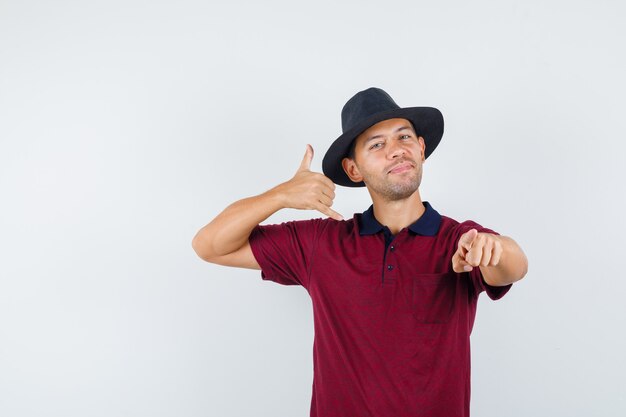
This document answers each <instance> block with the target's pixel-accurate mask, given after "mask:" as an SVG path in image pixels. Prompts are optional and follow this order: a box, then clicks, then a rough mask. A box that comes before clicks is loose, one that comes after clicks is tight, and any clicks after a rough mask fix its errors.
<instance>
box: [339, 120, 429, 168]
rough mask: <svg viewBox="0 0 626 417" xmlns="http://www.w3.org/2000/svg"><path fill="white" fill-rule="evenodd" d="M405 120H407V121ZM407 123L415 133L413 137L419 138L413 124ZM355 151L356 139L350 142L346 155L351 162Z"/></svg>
mask: <svg viewBox="0 0 626 417" xmlns="http://www.w3.org/2000/svg"><path fill="white" fill-rule="evenodd" d="M407 120H408V119H407ZM409 123H411V127H412V128H413V132H415V135H416V136H417V137H419V136H420V134H419V133H417V129H415V125H414V124H413V122H412V121H410V120H409ZM355 149H356V138H354V139H353V140H352V143H351V144H350V149H349V150H348V154H347V157H348V158H350V159H352V160H353V161H354V160H355V159H354V151H355Z"/></svg>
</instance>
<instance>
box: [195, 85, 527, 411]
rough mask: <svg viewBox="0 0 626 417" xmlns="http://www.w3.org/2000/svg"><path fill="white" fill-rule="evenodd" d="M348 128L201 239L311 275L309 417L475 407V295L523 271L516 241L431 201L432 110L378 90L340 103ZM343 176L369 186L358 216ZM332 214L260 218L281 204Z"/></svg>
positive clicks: (273, 268) (437, 130) (245, 260)
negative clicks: (344, 199) (427, 166)
mask: <svg viewBox="0 0 626 417" xmlns="http://www.w3.org/2000/svg"><path fill="white" fill-rule="evenodd" d="M342 129H343V134H342V135H341V136H340V137H339V138H338V139H337V140H335V141H334V142H333V144H332V145H331V146H330V148H329V149H328V151H327V153H326V155H325V156H324V159H323V162H322V169H323V171H324V174H325V175H324V174H321V173H316V172H312V171H310V170H309V167H310V164H311V159H312V158H313V149H312V148H311V147H310V146H309V145H307V150H306V153H305V156H304V159H303V160H302V163H301V164H300V167H299V169H298V171H297V172H296V174H295V175H294V176H293V178H291V179H290V180H289V181H286V182H285V183H282V184H279V185H277V186H276V187H274V188H272V189H270V190H269V191H266V192H265V193H263V194H260V195H258V196H255V197H249V198H245V199H243V200H240V201H237V202H235V203H233V204H231V205H230V206H228V207H227V208H226V209H225V210H224V211H223V212H222V213H220V214H219V215H218V216H217V217H216V218H215V219H214V220H213V221H211V223H209V224H208V225H206V226H205V227H203V228H202V229H201V230H200V231H199V232H198V233H197V235H196V236H195V237H194V240H193V248H194V250H195V251H196V253H197V254H198V255H199V256H200V257H201V258H202V259H204V260H206V261H208V262H213V263H216V264H220V265H226V266H236V267H243V268H252V269H260V270H261V277H262V278H263V279H265V280H271V281H274V282H277V283H280V284H284V285H302V286H303V287H304V288H306V290H307V291H308V293H309V295H310V296H311V299H312V304H313V313H314V327H315V341H314V356H313V367H314V378H313V395H312V401H311V416H312V417H346V416H350V417H414V416H428V417H467V416H469V403H470V333H471V331H472V327H473V324H474V317H475V314H476V305H477V301H478V296H479V294H480V293H481V292H482V291H485V292H486V294H487V295H488V296H489V297H490V298H491V299H492V300H497V299H499V298H501V297H502V296H504V295H505V294H506V293H507V292H508V291H509V289H510V288H511V286H512V283H513V282H515V281H517V280H519V279H521V278H522V277H524V275H526V272H527V268H528V263H527V259H526V256H525V255H524V253H523V251H522V250H521V248H520V247H519V246H518V245H517V244H516V243H515V241H514V240H513V239H511V238H509V237H506V236H501V235H499V234H498V233H497V232H495V231H493V230H491V229H488V228H485V227H482V226H481V225H479V224H478V223H475V222H473V221H471V220H467V221H464V222H462V223H459V222H457V221H456V220H454V219H452V218H449V217H446V216H442V215H440V214H439V213H438V212H437V211H436V210H435V209H434V208H433V207H432V206H431V205H430V203H429V202H427V201H424V202H422V199H421V196H420V194H419V189H418V188H419V185H420V183H421V178H422V165H423V163H424V161H425V160H426V158H428V156H429V155H430V154H431V153H432V151H433V150H434V149H435V147H436V146H437V145H438V143H439V141H440V140H441V137H442V135H443V116H442V115H441V113H440V112H439V110H437V109H434V108H431V107H409V108H399V107H398V105H397V104H396V103H395V102H394V101H393V99H392V98H391V97H390V96H389V95H388V94H387V93H386V92H384V91H383V90H381V89H379V88H369V89H367V90H363V91H360V92H359V93H357V94H356V95H355V96H353V97H352V98H351V99H350V100H349V101H348V102H347V103H346V105H345V106H344V108H343V110H342ZM335 184H339V185H343V186H348V187H359V186H365V187H367V190H368V192H369V194H370V196H371V198H372V205H371V206H370V207H369V208H368V209H367V210H366V211H365V212H363V213H355V214H354V216H353V217H352V218H351V219H349V220H344V219H343V218H342V217H341V215H339V214H338V213H337V212H335V211H334V210H332V209H331V208H330V207H331V205H332V202H333V199H334V197H335V193H334V190H335ZM287 207H290V208H296V209H313V210H318V211H319V212H321V213H323V214H324V215H326V216H329V218H315V219H311V220H298V221H290V222H283V223H281V224H270V225H259V223H260V222H262V221H263V220H265V219H267V218H268V217H269V216H270V215H271V214H272V213H274V212H276V211H277V210H280V209H281V208H287Z"/></svg>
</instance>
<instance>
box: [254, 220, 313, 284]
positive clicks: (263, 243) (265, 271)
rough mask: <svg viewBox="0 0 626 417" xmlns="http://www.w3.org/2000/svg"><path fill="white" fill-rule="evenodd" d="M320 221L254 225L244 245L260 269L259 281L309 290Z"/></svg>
mask: <svg viewBox="0 0 626 417" xmlns="http://www.w3.org/2000/svg"><path fill="white" fill-rule="evenodd" d="M322 220H323V219H321V218H318V219H311V220H294V221H289V222H283V223H280V224H268V225H257V226H255V228H254V229H252V232H251V233H250V236H249V237H248V242H249V243H250V248H251V249H252V253H253V254H254V257H255V258H256V260H257V262H258V263H259V266H260V267H261V278H262V279H264V280H269V281H274V282H276V283H278V284H282V285H302V286H303V287H305V288H306V289H307V290H308V288H309V276H310V271H311V261H312V259H313V251H314V249H315V243H316V239H317V235H318V233H317V231H318V229H319V227H320V223H321V221H322Z"/></svg>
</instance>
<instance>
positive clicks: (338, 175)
mask: <svg viewBox="0 0 626 417" xmlns="http://www.w3.org/2000/svg"><path fill="white" fill-rule="evenodd" d="M395 118H402V119H407V120H409V121H410V122H411V123H412V124H413V127H414V128H415V131H416V133H417V134H418V135H419V136H422V137H423V138H424V142H425V143H426V152H425V155H424V158H428V156H429V155H430V154H431V153H432V152H433V151H434V150H435V148H436V147H437V145H438V144H439V141H441V137H442V136H443V115H442V114H441V112H440V111H439V110H437V109H436V108H434V107H404V108H400V106H398V105H397V104H396V102H395V101H393V99H392V98H391V96H390V95H389V94H387V93H386V92H385V91H384V90H381V89H380V88H376V87H370V88H368V89H367V90H363V91H359V92H358V93H356V94H355V95H354V96H352V98H351V99H350V100H348V102H347V103H346V104H345V105H344V106H343V109H342V110H341V129H342V130H343V133H342V135H341V136H339V137H338V138H337V139H335V141H334V142H333V143H332V144H331V145H330V148H328V150H327V151H326V155H324V159H323V160H322V171H323V172H324V175H326V176H327V177H328V178H330V179H331V180H332V181H333V182H334V183H335V184H338V185H343V186H346V187H364V186H365V183H364V182H363V181H361V182H353V181H352V180H351V179H350V178H349V177H348V175H346V172H345V171H344V170H343V167H342V165H341V160H342V159H343V158H344V157H347V156H348V151H349V150H350V145H351V144H352V141H353V140H354V139H355V138H356V137H357V136H359V134H361V133H362V132H363V131H365V130H367V129H368V128H369V127H371V126H372V125H375V124H376V123H378V122H381V121H383V120H387V119H395Z"/></svg>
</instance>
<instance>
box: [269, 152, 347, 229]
mask: <svg viewBox="0 0 626 417" xmlns="http://www.w3.org/2000/svg"><path fill="white" fill-rule="evenodd" d="M312 159H313V147H312V146H311V145H309V144H307V145H306V152H305V153H304V158H303V159H302V162H301V163H300V167H298V170H297V171H296V174H295V175H294V176H293V178H291V179H290V180H289V181H287V182H284V183H282V184H280V185H278V186H276V187H274V189H273V191H275V192H276V193H278V194H279V195H280V196H281V198H282V200H283V202H284V205H285V207H286V208H295V209H300V210H317V211H319V212H320V213H322V214H325V215H326V216H328V217H332V218H333V219H335V220H343V216H342V215H341V214H339V213H337V212H336V211H334V210H333V209H331V208H330V206H332V205H333V199H334V198H335V184H334V183H333V182H332V181H331V180H330V178H328V177H327V176H326V175H324V174H322V173H319V172H313V171H311V170H310V169H309V168H310V167H311V160H312Z"/></svg>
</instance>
